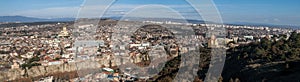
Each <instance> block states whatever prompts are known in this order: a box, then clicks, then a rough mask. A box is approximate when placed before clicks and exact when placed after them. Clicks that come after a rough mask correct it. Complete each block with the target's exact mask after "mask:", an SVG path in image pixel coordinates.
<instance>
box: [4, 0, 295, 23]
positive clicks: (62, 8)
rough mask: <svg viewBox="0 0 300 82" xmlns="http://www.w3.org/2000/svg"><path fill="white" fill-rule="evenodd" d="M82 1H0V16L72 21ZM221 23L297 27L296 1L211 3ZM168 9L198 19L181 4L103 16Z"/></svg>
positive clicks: (136, 0)
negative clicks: (218, 14)
mask: <svg viewBox="0 0 300 82" xmlns="http://www.w3.org/2000/svg"><path fill="white" fill-rule="evenodd" d="M83 2H84V0H0V6H1V7H0V11H1V12H0V16H13V15H22V16H30V17H39V18H59V17H76V16H77V14H78V10H79V8H80V6H81V5H82V4H83ZM214 2H215V4H216V6H217V8H218V10H219V13H220V14H221V17H222V18H223V21H224V22H230V23H235V22H250V23H266V24H283V25H300V14H299V13H300V9H298V8H300V5H299V4H300V1H299V0H214ZM147 4H161V5H166V6H170V7H171V8H173V9H175V10H176V11H178V12H180V14H182V15H183V16H184V17H186V18H187V19H201V17H199V16H197V13H196V12H195V11H194V10H193V8H192V7H190V6H189V5H188V3H187V2H185V1H184V0H118V1H116V2H115V3H114V4H113V5H112V7H110V8H109V9H108V10H109V11H108V12H107V13H106V14H105V16H122V15H123V14H124V13H126V12H128V11H130V10H132V9H134V8H136V7H138V6H142V5H147Z"/></svg>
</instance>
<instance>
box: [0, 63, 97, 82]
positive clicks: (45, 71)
mask: <svg viewBox="0 0 300 82" xmlns="http://www.w3.org/2000/svg"><path fill="white" fill-rule="evenodd" d="M100 66H101V65H100V64H99V63H98V62H95V61H86V62H80V63H68V64H61V65H51V66H35V67H32V68H30V69H10V70H8V71H1V72H0V81H11V80H15V79H20V78H28V77H29V78H34V77H38V76H47V75H51V74H54V73H58V72H60V73H64V72H71V71H78V70H86V69H97V68H100Z"/></svg>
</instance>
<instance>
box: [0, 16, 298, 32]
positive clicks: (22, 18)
mask: <svg viewBox="0 0 300 82" xmlns="http://www.w3.org/2000/svg"><path fill="white" fill-rule="evenodd" d="M105 18H109V19H113V20H120V19H121V18H122V17H105ZM75 19H76V18H52V19H45V18H34V17H26V16H0V23H1V22H7V23H15V22H22V23H30V22H57V21H60V22H66V21H74V20H75ZM129 19H130V20H150V21H173V22H188V23H196V24H203V23H213V22H207V21H206V22H205V21H203V20H192V19H186V20H184V21H183V20H182V19H172V18H136V17H130V18H129ZM224 24H227V25H247V26H266V27H279V28H292V29H300V26H289V25H273V24H261V23H248V22H235V23H224Z"/></svg>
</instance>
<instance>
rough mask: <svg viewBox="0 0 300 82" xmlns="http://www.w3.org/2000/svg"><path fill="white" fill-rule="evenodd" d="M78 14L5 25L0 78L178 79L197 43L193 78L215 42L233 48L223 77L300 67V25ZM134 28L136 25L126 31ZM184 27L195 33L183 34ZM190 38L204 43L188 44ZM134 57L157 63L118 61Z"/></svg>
mask: <svg viewBox="0 0 300 82" xmlns="http://www.w3.org/2000/svg"><path fill="white" fill-rule="evenodd" d="M80 21H81V22H84V23H81V24H79V25H77V26H75V24H74V22H54V23H53V22H50V23H49V22H44V23H21V24H20V23H11V24H1V28H0V29H1V30H0V32H1V36H0V37H1V40H0V41H1V44H0V56H1V57H0V58H1V61H0V63H1V64H0V69H1V72H0V75H1V76H0V79H1V80H6V81H21V80H26V81H50V82H51V81H79V80H80V81H102V80H103V81H121V82H122V81H161V82H166V81H171V80H173V78H174V77H175V75H176V72H177V71H178V70H179V67H178V66H179V65H180V62H181V55H182V54H185V53H189V52H190V51H193V50H195V49H199V51H200V54H196V55H200V63H199V69H198V72H197V77H194V78H195V81H203V79H204V78H205V77H206V72H207V70H208V68H209V64H210V58H211V49H216V48H219V49H225V50H226V51H227V52H226V59H225V65H224V70H223V72H222V74H221V76H222V77H220V78H219V81H224V82H228V81H231V82H239V81H241V82H243V81H249V80H251V81H274V80H276V79H280V78H291V79H292V78H293V77H292V76H295V75H297V74H298V71H299V68H298V67H297V65H298V64H297V63H298V60H299V54H300V52H299V47H298V46H300V34H298V33H299V30H296V29H287V28H275V27H260V26H240V25H220V24H196V23H180V22H172V21H118V20H112V19H102V20H101V21H100V22H99V23H97V24H90V23H89V22H93V21H95V20H93V19H82V20H80ZM76 22H78V21H76ZM85 23H89V24H85ZM92 28H95V29H92ZM131 28H137V29H136V30H127V29H131ZM174 28H176V29H177V30H173V29H174ZM187 28H190V30H191V31H186V30H189V29H187ZM216 28H225V30H223V31H225V32H223V31H211V30H213V29H216ZM78 29H79V30H78ZM92 31H94V32H95V33H94V34H93V32H92ZM186 32H191V33H192V34H193V35H190V36H182V37H178V35H184V34H186ZM212 32H215V33H212ZM130 33H132V34H130ZM179 39H180V40H179ZM125 42H127V43H126V45H124V43H125ZM193 42H197V43H193ZM119 44H120V45H119ZM191 44H195V45H192V46H196V47H199V48H189V47H186V45H191ZM153 50H154V51H155V52H153ZM161 58H166V59H165V60H163V61H165V62H167V63H166V64H165V65H164V66H162V67H163V68H162V69H161V71H159V69H155V68H154V67H158V66H161V65H162V63H163V61H162V59H161ZM87 61H89V62H87ZM129 63H134V64H136V65H137V66H140V67H147V66H149V65H150V68H149V69H151V70H134V69H135V68H129V67H128V68H124V69H125V70H123V69H121V68H118V67H119V66H129V65H130V64H129ZM150 63H152V64H150ZM151 66H152V68H151ZM41 68H43V69H41ZM233 69H234V70H233ZM153 70H156V72H157V73H158V74H157V75H155V76H154V77H138V76H141V75H143V72H142V71H148V72H145V73H149V72H151V71H153ZM17 72H20V73H17ZM285 72H291V73H286V74H291V76H289V75H287V76H279V74H281V73H285ZM16 73H17V74H16ZM249 75H250V76H249ZM251 76H252V77H251ZM257 77H259V78H257ZM273 77H278V78H273ZM190 78H193V77H190ZM254 78H256V79H254ZM291 79H290V80H291ZM282 81H285V80H282ZM295 81H296V79H295Z"/></svg>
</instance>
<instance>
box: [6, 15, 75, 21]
mask: <svg viewBox="0 0 300 82" xmlns="http://www.w3.org/2000/svg"><path fill="white" fill-rule="evenodd" d="M74 20H75V18H53V19H44V18H34V17H25V16H0V22H10V23H13V22H50V21H74Z"/></svg>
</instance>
